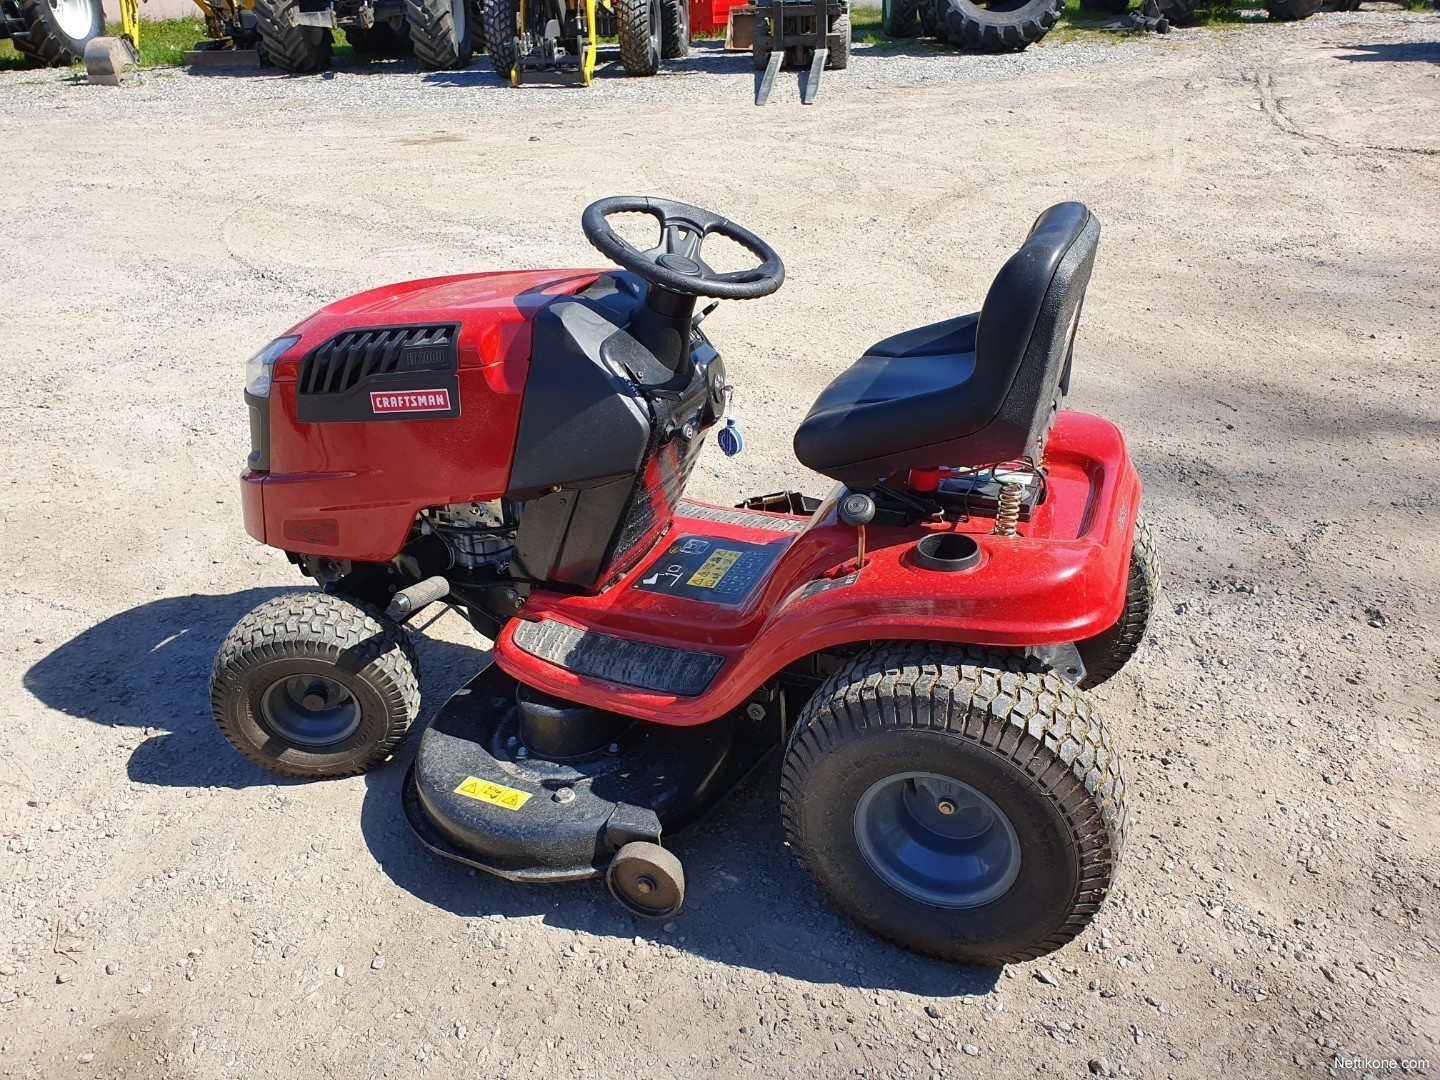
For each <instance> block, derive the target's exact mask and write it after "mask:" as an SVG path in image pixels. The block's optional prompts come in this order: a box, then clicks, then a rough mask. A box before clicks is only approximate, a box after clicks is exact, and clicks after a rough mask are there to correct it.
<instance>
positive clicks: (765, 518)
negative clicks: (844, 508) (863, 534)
mask: <svg viewBox="0 0 1440 1080" xmlns="http://www.w3.org/2000/svg"><path fill="white" fill-rule="evenodd" d="M675 512H676V513H677V514H680V515H682V516H684V517H687V518H693V519H694V520H696V521H720V522H723V523H725V524H726V525H745V526H748V527H750V528H752V529H768V530H769V531H770V532H779V533H800V532H804V531H805V526H806V525H807V524H809V522H808V520H807V519H806V518H790V517H781V516H779V515H777V514H763V513H759V512H757V511H754V510H741V509H735V510H730V509H726V508H724V507H719V506H702V505H701V504H699V503H693V502H691V501H690V500H689V499H681V500H680V505H679V506H677V507H676V508H675Z"/></svg>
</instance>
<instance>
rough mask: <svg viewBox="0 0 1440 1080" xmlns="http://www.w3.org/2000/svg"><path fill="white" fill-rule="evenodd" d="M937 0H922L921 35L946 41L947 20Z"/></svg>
mask: <svg viewBox="0 0 1440 1080" xmlns="http://www.w3.org/2000/svg"><path fill="white" fill-rule="evenodd" d="M940 6H941V5H940V4H939V3H937V0H920V36H921V37H927V38H935V39H936V40H937V41H940V42H944V41H945V40H946V37H945V22H944V19H943V18H942V16H941V12H940V10H939V9H940Z"/></svg>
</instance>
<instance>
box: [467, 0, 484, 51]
mask: <svg viewBox="0 0 1440 1080" xmlns="http://www.w3.org/2000/svg"><path fill="white" fill-rule="evenodd" d="M487 47H488V43H487V39H486V37H485V3H484V0H470V55H471V56H472V57H473V56H484V55H485V51H486V48H487Z"/></svg>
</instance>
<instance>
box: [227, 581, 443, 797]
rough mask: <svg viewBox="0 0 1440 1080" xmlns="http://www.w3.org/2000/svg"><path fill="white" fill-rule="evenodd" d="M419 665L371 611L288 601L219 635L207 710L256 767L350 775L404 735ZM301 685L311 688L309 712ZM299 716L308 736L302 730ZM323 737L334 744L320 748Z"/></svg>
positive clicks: (292, 596) (296, 597)
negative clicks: (310, 723) (308, 727)
mask: <svg viewBox="0 0 1440 1080" xmlns="http://www.w3.org/2000/svg"><path fill="white" fill-rule="evenodd" d="M419 667H420V665H419V661H418V659H417V658H416V655H415V647H414V645H412V644H411V642H410V638H409V636H408V635H407V634H406V633H405V631H404V630H403V629H401V628H400V627H399V626H397V625H396V624H395V623H393V622H391V621H390V619H388V618H387V617H386V616H385V615H384V613H383V612H381V611H380V610H379V609H378V608H375V607H372V606H371V605H369V604H364V603H359V602H357V601H354V600H348V599H345V598H344V597H339V596H332V595H330V594H327V593H319V592H300V593H288V594H286V595H284V596H277V597H275V598H274V599H273V600H267V601H266V602H265V603H263V604H261V605H260V606H259V607H257V608H255V609H254V610H253V611H251V612H250V613H249V614H247V615H246V616H245V617H244V618H242V619H241V620H240V621H239V622H238V623H236V624H235V626H234V628H233V629H232V630H231V631H230V633H229V634H228V635H227V636H226V638H225V641H224V643H223V644H222V645H221V646H220V651H219V652H218V653H217V654H216V656H215V665H214V667H213V668H212V670H211V673H210V704H211V708H212V709H213V711H214V714H215V723H216V725H217V726H218V727H219V728H220V733H221V734H222V735H224V736H225V738H226V739H227V740H228V741H229V743H230V745H231V746H233V747H235V749H236V750H238V751H240V753H242V754H244V755H245V756H246V757H247V758H249V759H250V760H251V761H253V762H255V763H256V764H258V765H262V766H264V767H265V768H267V769H269V770H271V771H272V772H277V773H281V774H283V775H285V776H296V777H302V778H306V779H313V778H317V777H336V776H354V775H356V774H358V773H363V772H366V771H368V770H370V769H372V768H374V767H375V766H376V765H378V764H379V763H380V762H382V761H384V760H385V759H386V758H388V757H389V756H390V754H391V752H392V751H393V750H394V749H395V747H396V746H397V745H399V743H400V740H401V739H403V738H404V737H405V732H406V731H407V730H408V729H409V727H410V724H411V723H412V722H413V721H414V719H415V717H416V715H417V714H418V713H419V711H420V685H419V682H418V679H417V673H418V671H419ZM297 684H298V685H299V686H300V687H301V689H300V691H299V694H303V695H304V696H303V697H302V698H300V700H301V702H303V703H302V704H296V703H295V698H296V697H297V696H299V694H296V693H294V692H293V688H294V687H295V686H296V685H297ZM307 684H308V685H311V686H314V687H316V688H318V690H316V691H314V692H316V693H317V696H318V698H319V700H318V701H317V702H316V704H314V705H311V704H310V692H311V691H310V690H308V689H306V687H307ZM327 694H328V695H329V698H328V700H327V698H326V695H327ZM306 710H313V711H311V712H308V713H307V711H306ZM307 716H308V717H313V718H314V719H315V724H314V726H313V728H312V729H311V730H312V731H313V732H314V735H315V736H316V737H306V736H307V734H310V732H307V731H305V730H303V729H302V725H304V724H305V723H306V722H307ZM327 729H328V730H331V731H333V732H334V737H333V738H332V739H330V740H329V741H324V739H325V737H326V734H325V733H326V731H327Z"/></svg>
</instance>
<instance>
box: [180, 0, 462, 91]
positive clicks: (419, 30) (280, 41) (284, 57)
mask: <svg viewBox="0 0 1440 1080" xmlns="http://www.w3.org/2000/svg"><path fill="white" fill-rule="evenodd" d="M196 2H197V3H198V4H199V5H200V7H201V9H202V10H203V11H205V13H206V22H207V26H209V24H210V21H211V15H212V12H213V13H214V20H215V26H214V27H213V28H211V29H210V32H211V34H212V35H213V36H214V37H215V38H216V39H217V40H216V42H207V43H204V44H205V45H209V46H211V47H212V48H213V47H215V46H216V45H217V44H218V46H219V48H222V49H223V48H226V47H227V43H228V47H242V46H243V47H255V48H256V49H257V53H258V54H259V59H260V60H268V61H269V62H270V63H272V64H274V65H275V66H276V67H278V68H279V69H280V70H281V71H287V72H291V73H293V74H297V75H298V74H307V73H310V72H316V71H323V70H325V69H326V68H327V67H329V66H330V56H331V50H332V48H333V46H334V43H335V31H336V30H339V29H343V30H344V31H345V39H346V40H347V41H348V42H349V43H350V45H351V46H352V47H353V48H354V49H355V51H356V52H357V53H359V54H361V55H362V56H374V57H383V56H403V55H408V54H409V53H412V52H413V53H414V55H415V58H416V59H417V60H419V61H420V63H421V64H423V65H424V66H425V67H427V68H429V69H431V70H432V71H445V70H449V69H454V68H463V67H465V66H466V65H468V64H469V63H470V58H471V57H472V56H473V55H474V54H475V52H476V51H477V48H478V49H483V48H484V47H485V41H484V34H483V31H482V30H481V28H480V25H479V18H478V15H479V11H478V7H477V5H476V0H203V2H202V0H196ZM217 29H218V30H219V31H220V32H219V33H215V31H216V30H217ZM251 40H253V41H254V45H250V44H249V42H250V41H251Z"/></svg>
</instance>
